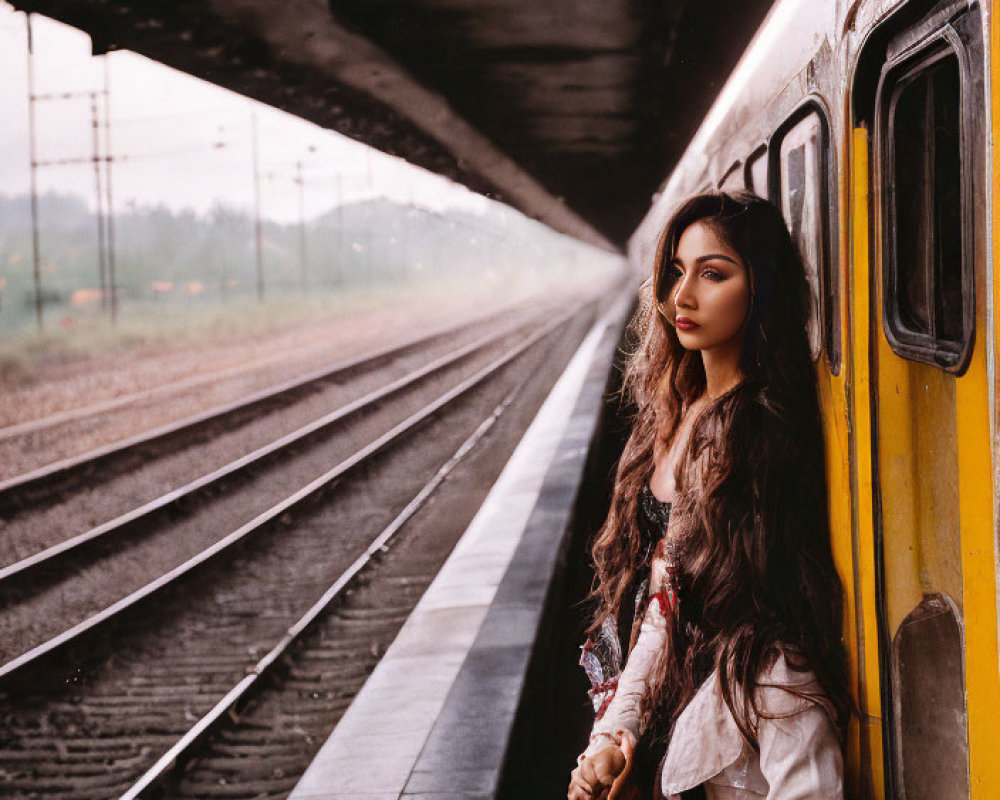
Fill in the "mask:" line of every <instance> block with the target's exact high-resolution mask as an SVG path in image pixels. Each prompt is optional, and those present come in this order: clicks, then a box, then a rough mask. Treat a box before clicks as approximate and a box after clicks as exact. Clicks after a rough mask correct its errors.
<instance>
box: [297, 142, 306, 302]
mask: <svg viewBox="0 0 1000 800" xmlns="http://www.w3.org/2000/svg"><path fill="white" fill-rule="evenodd" d="M295 172H296V174H295V182H296V183H297V184H298V185H299V270H300V271H301V281H302V291H303V292H304V291H305V290H306V192H305V181H304V180H303V178H302V159H301V158H300V159H299V160H298V161H296V162H295Z"/></svg>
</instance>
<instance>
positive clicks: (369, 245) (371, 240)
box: [365, 147, 375, 286]
mask: <svg viewBox="0 0 1000 800" xmlns="http://www.w3.org/2000/svg"><path fill="white" fill-rule="evenodd" d="M365 170H366V171H367V173H368V210H367V212H366V213H365V217H366V219H365V233H367V239H368V241H366V242H365V277H366V285H367V286H371V285H372V284H373V283H374V282H375V281H374V277H375V276H374V275H373V274H372V268H373V263H372V249H373V246H374V244H375V236H374V233H375V226H374V225H372V213H373V212H374V210H375V201H374V199H373V198H372V196H371V193H372V149H371V148H370V147H368V148H365Z"/></svg>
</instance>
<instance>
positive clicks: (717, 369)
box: [701, 348, 743, 400]
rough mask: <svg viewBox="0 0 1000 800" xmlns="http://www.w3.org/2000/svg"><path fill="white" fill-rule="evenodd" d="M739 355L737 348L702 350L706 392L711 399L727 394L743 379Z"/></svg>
mask: <svg viewBox="0 0 1000 800" xmlns="http://www.w3.org/2000/svg"><path fill="white" fill-rule="evenodd" d="M720 351H721V352H720ZM739 355H740V351H739V350H738V349H735V348H732V349H730V348H726V349H723V348H715V349H712V350H702V351H701V363H702V366H703V367H704V368H705V393H706V394H707V395H708V399H709V400H714V399H715V398H716V397H718V396H719V395H721V394H725V393H726V392H728V391H729V390H730V389H732V388H733V387H734V386H736V385H737V384H738V383H739V382H740V381H741V380H743V373H742V372H741V371H740V366H739Z"/></svg>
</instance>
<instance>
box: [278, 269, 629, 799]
mask: <svg viewBox="0 0 1000 800" xmlns="http://www.w3.org/2000/svg"><path fill="white" fill-rule="evenodd" d="M633 298H634V291H633V290H631V288H630V289H629V290H628V291H625V292H624V293H622V294H620V295H619V296H617V297H616V298H614V299H613V300H612V301H611V302H610V304H609V305H608V307H607V308H606V310H605V311H604V313H603V314H602V315H601V317H600V318H599V320H598V322H597V323H596V324H595V325H594V326H593V328H592V329H591V330H590V331H589V333H588V334H587V336H586V338H585V339H584V340H583V342H582V343H581V345H580V347H579V349H578V350H577V352H576V354H575V355H574V357H573V359H572V360H571V362H570V363H569V365H568V366H567V368H566V369H565V371H564V372H563V374H562V376H561V377H560V379H559V380H558V381H557V383H556V385H555V386H554V388H553V389H552V391H551V393H550V394H549V396H548V398H547V399H546V401H545V403H544V404H543V406H542V407H541V409H540V410H539V412H538V414H537V415H536V417H535V419H534V421H533V422H532V424H531V425H530V427H529V428H528V430H527V431H526V433H525V435H524V437H523V438H522V440H521V441H520V443H519V444H518V447H517V448H516V450H515V452H514V453H513V455H512V457H511V458H510V460H509V462H508V463H507V465H506V467H505V468H504V470H503V472H502V474H501V475H500V477H499V478H498V479H497V481H496V482H495V484H494V485H493V487H492V489H491V491H490V493H489V495H488V496H487V498H486V500H485V502H484V503H483V505H482V506H481V507H480V509H479V511H478V513H477V515H476V516H475V518H474V519H473V521H472V522H471V523H470V525H469V527H468V528H467V530H466V531H465V533H464V534H463V536H462V538H461V539H460V541H459V543H458V544H457V545H456V547H455V549H454V551H453V552H452V553H451V555H450V556H449V558H448V559H447V561H446V562H445V564H444V566H443V567H442V569H441V571H440V572H439V573H438V575H437V576H436V578H435V580H434V581H433V582H432V584H431V585H430V587H429V588H428V589H427V591H426V593H425V594H424V596H423V597H422V598H421V600H420V602H419V603H418V605H417V606H416V608H415V609H414V610H413V612H412V613H411V615H410V617H409V618H408V619H407V621H406V623H405V624H404V625H403V627H402V629H401V630H400V632H399V634H398V635H397V637H396V639H395V640H394V641H393V643H392V644H391V646H390V647H389V648H388V649H387V651H386V653H385V655H384V656H383V658H382V659H381V661H380V662H379V664H378V666H377V667H376V669H375V670H374V672H373V673H372V674H371V676H370V677H369V678H368V680H367V682H366V683H365V685H364V686H363V687H362V690H361V691H360V692H359V693H358V695H357V696H356V698H355V699H354V701H353V703H352V704H351V705H350V707H349V708H348V709H347V711H346V712H345V714H344V716H343V717H342V718H341V720H340V722H339V724H338V725H337V727H336V728H335V729H334V731H333V732H332V733H331V735H330V737H329V738H328V739H327V741H326V742H325V744H324V745H323V746H322V748H321V749H320V751H319V753H318V754H317V756H316V758H315V760H314V761H313V762H312V764H311V766H310V767H309V768H308V770H307V771H306V772H305V774H304V775H303V776H302V778H301V779H300V780H299V782H298V784H297V785H296V787H295V788H294V790H293V791H292V793H291V795H290V796H289V797H290V800H390V799H391V800H397V798H417V797H421V798H427V797H435V798H448V799H449V800H485V798H500V797H518V798H525V797H531V796H536V795H537V796H539V797H541V796H550V797H551V796H553V795H552V794H551V791H552V787H556V786H559V785H561V786H562V787H563V789H562V791H565V783H566V782H567V781H568V770H569V769H570V768H571V767H572V760H571V759H572V754H573V753H574V752H575V748H577V747H578V746H580V745H581V744H582V743H583V742H584V741H585V739H586V726H587V725H588V724H589V719H590V718H591V717H592V714H591V712H590V710H589V709H588V708H587V706H589V701H588V700H587V698H586V695H585V687H586V682H585V680H584V678H583V673H582V671H581V670H579V668H578V667H576V665H575V658H574V653H573V651H574V650H575V649H576V647H577V645H578V644H579V639H578V638H577V637H578V630H577V627H578V622H579V619H578V618H579V616H580V612H579V609H575V610H574V609H571V608H569V607H568V606H569V605H570V599H571V598H574V597H575V598H578V597H579V596H580V587H581V586H583V589H584V591H585V588H586V587H585V585H583V583H582V579H581V577H580V575H581V570H580V567H581V566H582V564H583V561H584V559H583V556H582V550H581V535H580V532H581V530H583V529H587V528H589V529H591V530H590V531H588V532H592V528H593V525H594V522H595V520H596V521H597V522H599V519H597V517H596V516H595V515H594V514H595V513H596V514H599V513H600V512H588V511H587V510H586V509H587V508H592V507H594V506H595V502H596V505H597V506H598V507H599V506H600V498H599V497H598V496H596V495H594V493H593V492H588V490H587V489H586V484H587V481H588V476H590V477H591V478H592V477H593V476H594V475H597V477H598V478H606V477H607V470H608V463H609V459H607V458H606V457H605V458H603V459H602V458H601V457H599V456H598V454H597V451H598V450H599V449H600V446H599V445H600V442H601V440H602V439H603V438H605V437H604V434H603V432H602V424H603V423H602V419H606V418H607V417H608V407H609V405H611V404H610V403H609V402H608V392H609V377H611V376H612V375H613V370H612V363H613V360H614V359H615V356H616V353H617V352H618V346H619V343H620V340H621V335H622V330H623V328H624V324H625V322H626V320H627V315H628V313H629V311H630V308H631V301H632V299H633ZM597 494H598V495H599V492H597ZM588 514H589V516H588ZM574 576H575V577H574ZM584 579H585V576H584ZM557 652H558V657H557V656H556V653H557ZM567 665H569V666H570V668H571V669H572V670H574V672H573V674H572V677H571V678H568V679H567V677H566V675H568V674H569V673H568V672H566V670H567ZM577 672H578V673H579V675H576V673H577ZM566 698H569V699H568V701H567V700H566ZM560 703H561V704H562V705H563V706H567V707H568V708H569V711H568V712H566V713H565V714H559V716H560V718H559V719H553V716H554V715H555V713H556V712H555V706H557V705H559V704H560ZM581 737H582V739H581ZM567 758H569V759H570V761H569V762H568V763H563V762H564V761H565V759H567ZM539 770H541V772H539ZM542 773H545V774H544V775H543V774H542ZM556 796H558V795H556Z"/></svg>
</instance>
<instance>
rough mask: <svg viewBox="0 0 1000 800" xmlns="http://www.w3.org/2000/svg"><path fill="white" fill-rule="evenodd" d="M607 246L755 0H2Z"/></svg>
mask: <svg viewBox="0 0 1000 800" xmlns="http://www.w3.org/2000/svg"><path fill="white" fill-rule="evenodd" d="M12 4H13V5H14V6H15V7H17V8H19V9H21V10H23V11H32V12H39V13H41V14H45V15H46V16H50V17H53V18H54V19H57V20H60V21H62V22H65V23H67V24H69V25H72V26H74V27H77V28H79V29H81V30H83V31H85V32H86V33H87V34H89V35H90V37H91V38H92V40H93V47H94V52H95V54H101V53H105V52H107V51H109V50H114V49H128V50H133V51H135V52H137V53H140V54H142V55H145V56H147V57H149V58H152V59H155V60H157V61H160V62H162V63H164V64H167V65H169V66H171V67H174V68H176V69H179V70H182V71H184V72H187V73H190V74H191V75H194V76H197V77H199V78H202V79H204V80H207V81H211V82H212V83H215V84H218V85H219V86H223V87H226V88H228V89H231V90H234V91H236V92H239V93H241V94H243V95H246V96H248V97H251V98H254V99H256V100H259V101H262V102H264V103H267V104H269V105H272V106H275V107H277V108H281V109H283V110H285V111H288V112H290V113H292V114H295V115H297V116H300V117H302V118H304V119H307V120H309V121H311V122H314V123H316V124H318V125H321V126H323V127H325V128H328V129H331V130H334V131H337V132H339V133H342V134H344V135H346V136H350V137H351V138H353V139H357V140H359V141H362V142H364V143H366V144H368V145H370V146H372V147H375V148H378V149H379V150H382V151H384V152H387V153H391V154H393V155H397V156H400V157H402V158H405V159H406V160H407V161H409V162H411V163H413V164H416V165H419V166H421V167H424V168H426V169H429V170H432V171H434V172H436V173H439V174H441V175H444V176H446V177H449V178H451V179H452V180H455V181H458V182H459V183H462V184H464V185H466V186H468V187H469V188H471V189H473V190H475V191H477V192H481V193H483V194H486V195H488V196H490V197H492V198H494V199H496V200H499V201H502V202H505V203H509V204H510V205H512V206H514V207H516V208H518V209H520V210H521V211H523V212H524V213H525V214H527V215H529V216H531V217H534V218H536V219H538V220H540V221H542V222H544V223H545V224H547V225H550V226H551V227H553V228H555V229H557V230H559V231H562V232H564V233H569V234H571V235H573V236H576V237H577V238H580V239H582V240H585V241H588V242H591V243H593V244H597V245H599V246H603V247H606V248H620V247H622V246H623V245H624V243H625V241H626V240H627V239H628V237H629V235H630V234H631V232H632V231H633V230H634V228H635V227H636V225H637V224H638V223H639V221H640V220H641V218H642V217H643V215H644V214H645V213H646V211H647V210H648V208H649V205H650V202H651V198H652V195H653V193H654V192H655V191H656V190H657V188H658V187H659V186H660V184H661V183H662V182H663V180H664V179H665V178H666V176H667V175H668V174H669V172H670V169H671V166H672V164H673V163H674V162H675V161H676V160H677V159H678V158H679V157H680V155H681V154H682V153H683V151H684V148H685V147H686V145H687V143H688V142H689V141H690V139H691V137H692V136H693V135H694V132H695V131H696V130H697V127H698V124H699V123H700V121H701V119H702V118H703V117H704V115H705V113H706V112H707V111H708V109H709V107H710V106H711V104H712V101H713V100H714V99H715V97H716V95H717V94H718V92H719V90H720V89H721V88H722V85H723V84H724V82H725V79H726V77H727V76H728V74H729V73H730V72H731V71H732V69H733V67H734V66H735V65H736V63H737V61H738V60H739V57H740V55H741V53H742V52H743V50H744V49H745V48H746V46H747V44H748V43H749V42H750V39H751V38H752V36H753V34H754V32H755V31H756V29H757V28H758V27H759V25H760V24H761V22H762V21H763V19H764V16H765V15H766V13H767V10H768V7H769V6H770V5H771V2H770V0H713V1H712V2H697V1H696V0H332V2H328V1H327V0H282V1H281V2H277V0H116V2H108V0H12Z"/></svg>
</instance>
